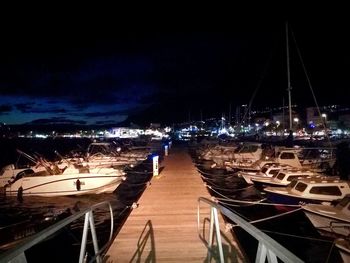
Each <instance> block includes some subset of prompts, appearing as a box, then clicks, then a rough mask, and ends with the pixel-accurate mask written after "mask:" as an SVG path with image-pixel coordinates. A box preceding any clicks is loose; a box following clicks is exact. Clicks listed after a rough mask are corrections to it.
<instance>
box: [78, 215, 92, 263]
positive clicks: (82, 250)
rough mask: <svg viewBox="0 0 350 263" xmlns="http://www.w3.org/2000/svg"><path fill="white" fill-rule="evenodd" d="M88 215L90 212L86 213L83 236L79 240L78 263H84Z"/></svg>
mask: <svg viewBox="0 0 350 263" xmlns="http://www.w3.org/2000/svg"><path fill="white" fill-rule="evenodd" d="M90 213H91V212H87V213H86V214H85V220H84V228H83V236H82V238H81V246H80V255H79V263H83V262H84V257H85V251H86V241H87V233H88V230H89V214H90Z"/></svg>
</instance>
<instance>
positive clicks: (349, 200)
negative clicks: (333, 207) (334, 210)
mask: <svg viewBox="0 0 350 263" xmlns="http://www.w3.org/2000/svg"><path fill="white" fill-rule="evenodd" d="M349 203H350V195H347V196H346V197H344V198H343V199H342V200H341V201H340V202H339V203H338V204H337V206H339V207H342V208H343V207H346V206H347V205H348V204H349ZM349 209H350V206H349Z"/></svg>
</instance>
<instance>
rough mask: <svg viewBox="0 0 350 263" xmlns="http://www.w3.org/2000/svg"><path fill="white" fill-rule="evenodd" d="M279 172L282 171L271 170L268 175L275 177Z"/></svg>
mask: <svg viewBox="0 0 350 263" xmlns="http://www.w3.org/2000/svg"><path fill="white" fill-rule="evenodd" d="M279 171H280V170H279V169H276V170H271V171H270V172H268V174H272V175H275V174H277V173H278V172H279Z"/></svg>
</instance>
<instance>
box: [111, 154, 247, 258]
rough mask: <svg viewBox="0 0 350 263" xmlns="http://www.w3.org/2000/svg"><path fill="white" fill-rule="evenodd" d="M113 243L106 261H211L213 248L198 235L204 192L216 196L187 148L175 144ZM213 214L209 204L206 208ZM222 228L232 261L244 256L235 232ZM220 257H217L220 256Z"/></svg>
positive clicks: (228, 254) (226, 253) (206, 212)
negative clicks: (203, 179) (207, 185)
mask: <svg viewBox="0 0 350 263" xmlns="http://www.w3.org/2000/svg"><path fill="white" fill-rule="evenodd" d="M161 166H162V167H164V169H163V170H162V171H161V173H160V174H159V176H157V177H154V178H153V179H152V181H151V185H150V186H149V187H148V188H147V189H146V190H145V192H144V193H143V195H142V197H141V198H140V200H139V202H138V204H139V206H138V208H136V209H134V210H133V211H132V213H131V214H130V216H129V217H128V219H127V221H126V222H125V224H124V226H123V227H122V229H121V231H120V232H119V234H118V235H117V237H116V239H115V240H114V241H113V244H112V245H111V247H110V248H109V250H108V252H107V254H106V257H105V262H110V263H112V262H207V261H208V259H207V248H206V247H205V244H204V243H203V241H201V239H200V238H199V236H198V231H197V206H198V198H199V197H207V198H210V195H209V193H208V191H207V189H206V187H205V185H204V183H203V181H202V179H201V177H200V174H199V173H198V172H197V170H196V168H195V166H194V165H193V163H192V160H191V158H190V156H189V155H188V153H187V149H186V148H185V147H174V148H172V149H171V151H170V154H169V156H165V160H164V161H163V163H162V164H161ZM201 210H203V214H205V216H206V217H209V211H210V210H209V208H208V207H205V206H204V207H203V209H201ZM220 220H221V230H222V235H223V240H224V243H225V246H224V251H225V257H226V259H228V262H232V261H233V262H237V261H244V260H242V257H241V256H238V255H240V253H238V252H237V251H238V250H237V246H236V243H235V242H234V241H233V238H232V235H231V234H230V232H227V233H225V231H223V229H224V226H223V221H222V218H221V216H220ZM214 262H215V260H214Z"/></svg>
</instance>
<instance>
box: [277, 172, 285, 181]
mask: <svg viewBox="0 0 350 263" xmlns="http://www.w3.org/2000/svg"><path fill="white" fill-rule="evenodd" d="M284 176H285V174H284V173H279V174H278V175H277V179H279V180H283V178H284Z"/></svg>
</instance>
